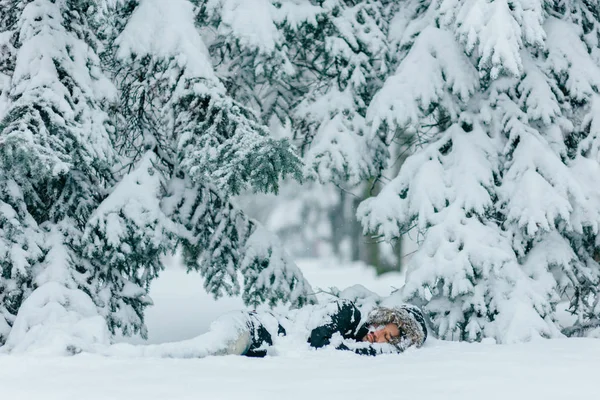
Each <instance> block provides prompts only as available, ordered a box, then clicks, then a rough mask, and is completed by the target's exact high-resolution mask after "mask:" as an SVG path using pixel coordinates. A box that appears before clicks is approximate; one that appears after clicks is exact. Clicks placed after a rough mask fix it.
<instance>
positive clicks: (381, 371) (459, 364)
mask: <svg viewBox="0 0 600 400" xmlns="http://www.w3.org/2000/svg"><path fill="white" fill-rule="evenodd" d="M599 359H600V341H599V340H593V339H564V340H548V341H536V342H533V343H527V344H520V345H506V346H504V345H493V344H466V343H447V342H429V343H428V344H427V345H426V346H425V347H424V348H422V349H420V350H409V351H407V352H406V353H404V354H400V355H382V356H378V357H366V356H358V355H354V354H352V353H349V352H342V351H335V350H331V351H328V350H319V351H303V352H289V353H287V354H281V355H279V356H275V357H266V358H264V359H249V358H246V357H240V356H225V357H209V358H205V359H125V358H109V357H100V356H92V355H78V356H74V357H64V358H30V357H26V356H19V357H17V356H3V357H0V393H1V398H2V399H11V400H12V399H14V400H29V399H32V400H33V399H35V400H37V399H39V400H54V399H56V400H81V399H85V400H121V399H123V400H138V399H139V400H183V399H190V400H191V399H193V400H199V399H210V400H219V399H222V400H239V399H245V400H252V399H260V400H271V399H273V400H275V399H277V400H280V399H286V400H293V399H302V400H306V399H317V400H321V399H322V400H334V399H343V400H353V399H360V400H363V399H376V398H379V399H424V400H433V399H443V400H455V399H456V400H459V399H460V400H467V399H478V400H480V399H483V400H494V399H498V400H507V399H527V400H538V399H540V400H541V399H544V400H551V399H557V400H558V399H560V400H564V399H570V400H575V399H593V398H596V396H597V393H598V388H597V381H596V378H597V367H598V360H599Z"/></svg>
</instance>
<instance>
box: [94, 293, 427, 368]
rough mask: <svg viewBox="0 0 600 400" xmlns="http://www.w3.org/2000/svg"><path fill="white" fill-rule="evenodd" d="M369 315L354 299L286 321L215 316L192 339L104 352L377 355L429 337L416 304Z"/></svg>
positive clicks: (256, 315)
mask: <svg viewBox="0 0 600 400" xmlns="http://www.w3.org/2000/svg"><path fill="white" fill-rule="evenodd" d="M365 314H366V315H364V316H363V315H362V313H361V311H360V310H359V309H358V307H356V305H355V304H354V303H353V302H352V301H350V300H337V301H333V302H330V303H325V304H318V305H311V306H306V307H303V308H301V309H297V310H292V311H290V312H288V314H287V315H286V316H285V317H283V318H280V317H276V316H275V315H274V314H272V313H270V312H256V311H252V312H246V311H237V312H231V313H227V314H225V315H222V316H221V317H219V318H217V319H216V320H215V321H213V323H212V324H211V327H210V330H209V331H208V332H206V333H204V334H202V335H200V336H197V337H195V338H193V339H188V340H182V341H179V342H173V343H161V344H152V345H131V344H127V343H119V344H115V345H112V346H110V347H109V348H108V349H107V350H106V351H105V352H104V353H105V354H106V355H118V356H133V357H169V358H202V357H207V356H216V355H232V354H235V355H244V356H248V357H264V356H266V355H267V354H268V353H269V352H270V353H271V354H276V353H277V349H276V346H274V345H280V346H285V345H288V346H289V345H291V346H293V347H294V348H295V347H296V346H303V345H304V344H305V343H306V342H308V343H307V344H308V345H309V347H312V348H315V349H319V348H323V347H330V348H334V349H338V350H346V351H352V352H354V353H357V354H361V355H373V356H374V355H378V354H383V353H391V354H393V353H401V352H403V351H404V350H406V349H407V348H408V347H411V346H414V347H421V346H422V345H423V343H424V342H425V339H426V338H427V326H426V323H425V320H424V318H423V313H422V312H421V310H419V309H418V308H417V307H415V306H411V305H401V306H390V307H375V308H372V309H371V311H370V312H368V313H365ZM363 317H364V318H363ZM286 341H287V342H286ZM288 348H289V347H288Z"/></svg>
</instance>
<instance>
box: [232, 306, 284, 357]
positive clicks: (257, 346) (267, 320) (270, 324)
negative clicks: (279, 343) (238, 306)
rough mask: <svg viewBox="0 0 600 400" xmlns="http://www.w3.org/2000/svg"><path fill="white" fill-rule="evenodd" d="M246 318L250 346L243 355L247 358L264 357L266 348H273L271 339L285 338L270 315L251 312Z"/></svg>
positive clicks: (273, 317)
mask: <svg viewBox="0 0 600 400" xmlns="http://www.w3.org/2000/svg"><path fill="white" fill-rule="evenodd" d="M248 317H249V318H248V327H249V328H250V335H251V344H250V346H249V347H248V349H247V350H246V352H244V353H243V354H244V355H245V356H247V357H264V356H266V355H267V350H268V348H269V347H270V346H273V337H277V336H280V335H282V336H285V334H286V331H285V329H284V328H283V326H281V324H280V323H279V320H278V319H277V318H276V317H275V316H274V315H273V314H272V313H269V312H261V313H258V312H256V311H252V312H250V313H248Z"/></svg>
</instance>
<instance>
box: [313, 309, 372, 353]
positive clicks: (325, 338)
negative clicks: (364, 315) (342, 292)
mask: <svg viewBox="0 0 600 400" xmlns="http://www.w3.org/2000/svg"><path fill="white" fill-rule="evenodd" d="M336 305H337V311H335V312H334V313H333V314H331V315H330V318H331V321H330V322H329V323H327V324H324V325H321V326H319V327H317V328H315V329H313V330H312V331H311V333H310V337H309V338H308V343H310V345H311V346H312V347H314V348H317V349H318V348H321V347H324V346H327V345H328V344H329V343H330V339H331V337H332V336H333V335H334V334H335V333H339V334H341V335H342V337H343V338H345V339H348V338H354V332H355V331H356V329H357V328H358V324H359V323H360V318H361V315H360V311H359V310H358V308H356V306H355V305H354V303H352V302H351V301H348V300H340V301H337V302H336Z"/></svg>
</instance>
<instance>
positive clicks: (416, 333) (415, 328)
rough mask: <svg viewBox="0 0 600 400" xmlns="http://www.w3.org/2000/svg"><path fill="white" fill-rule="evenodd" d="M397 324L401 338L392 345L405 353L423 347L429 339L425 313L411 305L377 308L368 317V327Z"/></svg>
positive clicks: (392, 342)
mask: <svg viewBox="0 0 600 400" xmlns="http://www.w3.org/2000/svg"><path fill="white" fill-rule="evenodd" d="M390 323H392V324H395V325H396V326H397V327H398V329H399V330H400V336H398V337H397V338H394V339H393V340H392V341H391V342H390V344H392V345H394V346H395V347H396V348H398V349H399V350H401V351H403V350H405V349H406V348H408V347H410V346H413V345H414V346H416V347H421V346H422V345H423V343H424V342H425V339H426V338H427V326H426V325H425V319H424V318H423V313H422V312H421V310H419V308H417V307H415V306H411V305H402V306H398V307H390V308H388V307H377V308H375V309H373V310H372V311H371V312H370V313H369V315H368V316H367V321H366V325H387V324H390Z"/></svg>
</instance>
